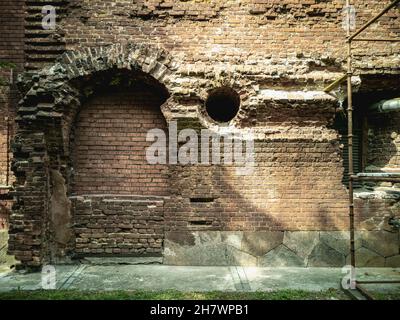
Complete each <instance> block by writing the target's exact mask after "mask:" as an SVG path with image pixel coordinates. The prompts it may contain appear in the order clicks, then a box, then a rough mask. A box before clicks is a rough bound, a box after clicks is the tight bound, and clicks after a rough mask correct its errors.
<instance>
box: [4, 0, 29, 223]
mask: <svg viewBox="0 0 400 320" xmlns="http://www.w3.org/2000/svg"><path fill="white" fill-rule="evenodd" d="M24 3H25V1H23V0H2V1H1V2H0V21H1V23H0V61H3V62H9V63H13V64H15V66H16V68H15V69H14V70H13V71H11V69H10V68H5V69H2V70H0V78H1V79H2V81H3V85H0V185H6V184H8V185H10V184H11V183H12V182H13V180H14V179H13V176H12V173H11V172H10V168H9V163H7V158H9V161H10V160H11V158H12V155H11V153H9V156H8V157H7V153H8V150H7V127H8V131H9V137H8V139H11V138H12V135H13V132H14V130H15V125H14V117H15V110H16V105H17V103H18V100H19V98H20V97H19V94H18V90H17V88H16V87H15V84H14V80H15V78H16V74H17V73H18V72H20V71H22V69H23V64H24V15H25V11H24ZM7 117H8V119H9V120H8V124H7V120H6V118H7ZM7 176H8V178H7ZM7 180H8V181H7ZM6 192H7V190H0V196H2V197H5V193H6ZM10 209H11V202H10V201H5V200H0V229H2V228H6V227H7V221H8V216H9V211H10Z"/></svg>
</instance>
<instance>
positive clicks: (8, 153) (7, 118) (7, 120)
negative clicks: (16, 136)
mask: <svg viewBox="0 0 400 320" xmlns="http://www.w3.org/2000/svg"><path fill="white" fill-rule="evenodd" d="M4 120H5V121H6V127H7V142H6V143H7V146H6V150H7V151H6V152H7V155H6V157H7V160H6V163H7V169H6V186H9V184H10V118H9V117H8V112H7V117H5V119H4Z"/></svg>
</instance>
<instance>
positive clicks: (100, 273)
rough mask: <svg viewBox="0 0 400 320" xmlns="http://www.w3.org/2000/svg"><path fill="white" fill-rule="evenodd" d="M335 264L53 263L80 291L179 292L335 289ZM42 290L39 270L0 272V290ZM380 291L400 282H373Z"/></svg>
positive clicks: (370, 272)
mask: <svg viewBox="0 0 400 320" xmlns="http://www.w3.org/2000/svg"><path fill="white" fill-rule="evenodd" d="M343 276H344V274H342V270H341V269H340V268H252V267H235V266H232V267H175V266H165V265H90V264H80V265H64V266H56V280H57V281H56V288H57V289H71V290H72V289H75V290H82V291H108V290H150V291H160V290H178V291H183V292H193V291H194V292H207V291H229V292H233V291H276V290H285V289H295V290H297V289H298V290H305V291H322V290H327V289H330V288H336V289H339V288H340V283H341V279H342V278H343ZM358 279H363V280H376V279H385V280H400V269H390V268H385V269H383V268H366V269H358ZM38 289H42V282H41V273H21V272H18V271H12V272H3V273H0V291H3V292H4V291H10V290H38ZM375 289H379V291H383V292H384V291H385V290H389V289H390V291H393V289H395V290H399V291H400V286H399V285H397V287H396V286H395V287H393V286H391V288H388V287H387V286H375Z"/></svg>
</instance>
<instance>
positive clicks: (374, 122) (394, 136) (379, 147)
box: [368, 112, 400, 170]
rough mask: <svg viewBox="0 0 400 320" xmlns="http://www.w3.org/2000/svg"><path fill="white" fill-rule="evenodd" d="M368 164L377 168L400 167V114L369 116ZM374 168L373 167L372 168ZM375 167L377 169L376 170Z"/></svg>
mask: <svg viewBox="0 0 400 320" xmlns="http://www.w3.org/2000/svg"><path fill="white" fill-rule="evenodd" d="M368 122H369V129H370V132H369V143H368V165H369V166H372V167H375V168H376V169H383V170H385V169H395V170H396V169H397V170H398V169H399V168H400V115H399V114H398V113H397V112H394V113H390V114H380V115H378V114H374V115H373V116H371V117H369V121H368ZM371 169H373V168H371ZM376 169H375V170H376Z"/></svg>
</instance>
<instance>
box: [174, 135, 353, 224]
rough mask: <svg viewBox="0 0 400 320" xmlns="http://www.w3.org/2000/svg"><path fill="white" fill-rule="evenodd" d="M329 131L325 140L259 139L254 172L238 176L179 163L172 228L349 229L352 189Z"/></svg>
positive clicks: (224, 169)
mask: <svg viewBox="0 0 400 320" xmlns="http://www.w3.org/2000/svg"><path fill="white" fill-rule="evenodd" d="M324 134H325V135H326V136H325V137H326V138H325V139H321V141H315V140H312V139H311V140H308V141H307V140H304V139H302V138H301V137H297V139H282V138H281V139H279V138H278V137H276V138H273V137H269V138H267V139H265V140H261V141H260V140H259V141H257V142H256V144H255V150H256V164H255V168H254V172H253V173H252V174H250V175H245V176H240V175H237V173H236V168H234V167H229V166H214V167H208V166H192V167H180V168H177V169H176V171H174V172H173V174H172V179H173V181H174V183H173V188H172V190H173V193H174V195H175V196H177V197H176V198H174V199H173V200H172V201H171V202H172V203H171V207H168V206H167V212H168V213H166V214H168V216H167V217H166V218H167V219H166V223H167V224H168V227H169V229H168V230H171V231H187V230H196V231H198V230H225V231H237V230H244V231H266V230H343V229H345V228H346V226H347V210H346V206H347V202H346V195H347V193H346V190H345V187H344V186H343V185H342V184H341V179H342V174H343V167H342V162H341V159H340V156H339V154H338V151H339V146H338V143H336V142H335V141H334V140H329V136H330V134H331V135H332V134H333V136H335V134H334V133H330V132H329V131H326V132H324ZM305 150H307V152H304V151H305Z"/></svg>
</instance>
